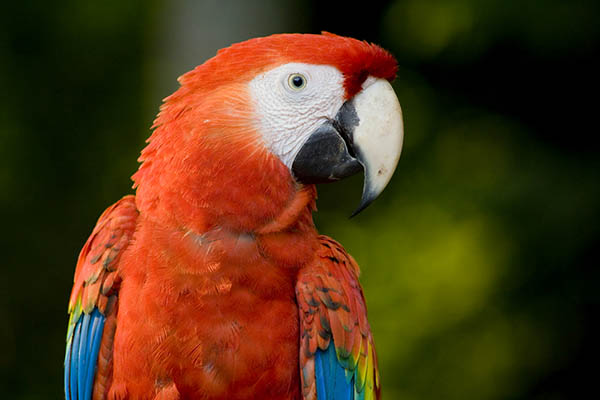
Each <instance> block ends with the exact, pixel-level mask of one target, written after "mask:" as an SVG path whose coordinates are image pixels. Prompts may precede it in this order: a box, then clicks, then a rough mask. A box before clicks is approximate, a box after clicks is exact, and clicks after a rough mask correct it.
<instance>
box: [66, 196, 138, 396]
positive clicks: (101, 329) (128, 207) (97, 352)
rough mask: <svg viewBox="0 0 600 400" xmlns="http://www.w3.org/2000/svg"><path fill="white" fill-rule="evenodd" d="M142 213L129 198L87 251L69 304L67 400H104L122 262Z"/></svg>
mask: <svg viewBox="0 0 600 400" xmlns="http://www.w3.org/2000/svg"><path fill="white" fill-rule="evenodd" d="M137 216H138V211H137V208H136V206H135V198H134V196H126V197H124V198H122V199H121V200H119V201H118V202H117V203H115V204H114V205H112V206H111V207H109V208H108V209H107V210H106V211H104V213H102V215H101V216H100V218H99V219H98V223H97V224H96V227H95V228H94V231H93V232H92V234H91V236H90V237H89V239H88V240H87V242H86V243H85V245H84V246H83V249H81V253H80V254H79V258H78V260H77V267H76V269H75V277H74V285H73V290H72V291H71V298H70V300H69V315H70V317H69V327H68V331H67V349H66V352H65V376H64V378H65V380H64V389H65V397H66V399H67V400H90V399H91V398H92V395H93V394H94V393H96V395H94V398H104V394H105V393H106V389H107V388H108V384H109V381H108V380H109V379H110V375H111V374H112V373H111V370H112V343H113V338H114V334H115V329H116V317H117V310H118V290H119V285H120V281H121V278H120V276H119V258H120V256H121V254H122V253H123V250H124V249H125V248H126V247H127V245H128V244H129V242H130V240H131V237H132V235H133V232H134V230H135V224H136V219H137Z"/></svg>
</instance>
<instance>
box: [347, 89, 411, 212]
mask: <svg viewBox="0 0 600 400" xmlns="http://www.w3.org/2000/svg"><path fill="white" fill-rule="evenodd" d="M352 102H353V104H354V108H355V110H356V114H357V116H358V118H359V120H360V122H359V123H358V125H357V126H356V127H355V128H354V132H353V135H352V136H353V144H354V150H355V151H356V153H357V156H358V157H357V158H358V160H359V161H360V163H361V164H362V166H363V168H364V174H365V181H364V186H363V195H362V199H361V203H360V205H359V207H358V209H357V210H356V211H354V213H353V214H352V215H353V216H354V215H356V214H358V213H359V212H360V211H361V210H363V209H364V208H365V207H366V206H368V205H369V204H370V203H371V202H372V201H373V200H375V198H377V196H379V194H380V193H381V192H382V191H383V189H385V187H386V186H387V184H388V182H389V181H390V179H391V178H392V175H393V174H394V170H395V169H396V165H397V164H398V160H399V159H400V153H401V151H402V141H403V137H404V126H403V123H402V109H401V108H400V103H399V102H398V98H397V97H396V93H395V92H394V89H393V88H392V85H390V83H389V82H388V81H387V80H385V79H376V80H375V81H374V82H373V83H371V84H370V85H368V86H367V87H365V88H364V89H363V90H362V91H360V92H359V93H358V94H357V95H356V96H354V99H353V100H352Z"/></svg>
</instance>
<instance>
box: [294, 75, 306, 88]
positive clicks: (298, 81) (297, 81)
mask: <svg viewBox="0 0 600 400" xmlns="http://www.w3.org/2000/svg"><path fill="white" fill-rule="evenodd" d="M292 84H293V85H294V86H296V87H297V88H299V87H302V85H303V84H304V79H303V78H302V77H301V76H295V77H293V78H292Z"/></svg>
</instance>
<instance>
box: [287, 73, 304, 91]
mask: <svg viewBox="0 0 600 400" xmlns="http://www.w3.org/2000/svg"><path fill="white" fill-rule="evenodd" d="M288 85H289V86H290V88H292V89H293V90H296V91H298V90H302V89H304V87H306V77H305V76H304V75H302V74H291V75H290V76H289V77H288Z"/></svg>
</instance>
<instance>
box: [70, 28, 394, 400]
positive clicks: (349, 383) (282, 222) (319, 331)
mask: <svg viewBox="0 0 600 400" xmlns="http://www.w3.org/2000/svg"><path fill="white" fill-rule="evenodd" d="M396 69H397V67H396V61H395V60H394V58H393V57H392V56H391V55H390V54H389V53H388V52H387V51H385V50H383V49H381V48H380V47H378V46H375V45H373V44H368V43H367V42H362V41H358V40H355V39H350V38H345V37H340V36H336V35H332V34H327V33H324V34H322V35H300V34H282V35H273V36H269V37H265V38H257V39H252V40H249V41H246V42H243V43H239V44H236V45H233V46H231V47H229V48H227V49H223V50H220V51H219V52H218V53H217V55H216V56H215V57H214V58H212V59H210V60H208V61H207V62H206V63H204V64H203V65H200V66H198V67H196V68H195V69H194V70H193V71H191V72H188V73H186V74H185V75H183V76H182V77H181V78H180V83H181V87H180V88H179V89H178V90H177V91H176V92H175V93H174V94H173V95H171V96H170V97H168V98H167V99H166V100H165V102H164V104H163V106H162V107H161V110H160V113H159V114H158V117H157V119H156V120H155V123H154V125H153V129H154V132H153V134H152V136H151V137H150V139H149V144H148V145H147V146H146V148H145V149H144V150H143V151H142V154H141V157H140V161H141V165H140V168H139V170H138V171H137V172H136V173H135V174H134V175H133V180H134V182H135V184H134V188H136V195H135V196H133V195H129V196H126V197H124V198H122V199H121V200H119V201H118V202H117V203H115V204H114V205H113V206H111V207H109V208H108V209H107V210H106V211H105V212H104V213H103V214H102V216H101V217H100V219H99V220H98V223H97V225H96V227H95V228H94V230H93V232H92V235H91V236H90V238H89V239H88V241H87V242H86V244H85V246H84V247H83V249H82V251H81V253H80V255H79V259H78V261H77V267H76V271H75V277H74V282H75V283H74V286H73V290H72V293H71V297H70V301H69V314H70V319H69V326H68V333H67V348H66V356H65V374H64V378H65V380H64V387H65V394H66V398H67V399H69V400H80V399H83V400H89V399H91V398H93V399H115V400H117V399H169V400H175V399H300V398H303V399H315V398H317V399H319V400H324V399H336V400H340V399H372V398H378V397H379V392H380V382H379V373H378V370H377V359H376V355H375V348H374V345H373V337H372V335H371V332H370V328H369V324H368V322H367V313H366V307H365V301H364V297H363V293H362V289H361V287H360V284H359V282H358V275H359V269H358V266H357V264H356V262H355V261H354V259H353V258H352V257H351V256H350V255H348V254H347V253H346V251H345V250H344V249H343V248H342V247H341V245H340V244H338V243H337V242H335V241H334V240H332V239H330V238H328V237H325V236H320V235H319V234H318V233H317V231H316V229H315V226H314V224H313V219H312V212H313V211H315V199H316V190H315V186H314V184H315V183H322V182H330V181H335V180H338V179H342V178H344V177H347V176H349V175H352V174H354V173H357V172H359V171H361V170H363V171H364V175H365V185H364V189H363V196H362V202H361V204H360V206H359V210H360V209H362V208H364V207H366V206H367V205H368V204H369V203H370V202H371V201H373V200H374V199H375V198H376V197H377V196H378V195H379V194H380V193H381V191H382V190H383V189H384V187H385V186H386V185H387V183H388V182H389V180H390V178H391V176H392V174H393V172H394V169H395V167H396V164H397V162H398V158H399V157H400V150H401V147H402V136H403V128H402V116H401V110H400V105H399V103H398V100H397V98H396V95H395V93H394V91H393V89H392V87H391V85H390V83H389V81H390V80H392V79H393V78H394V77H395V74H396Z"/></svg>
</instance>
